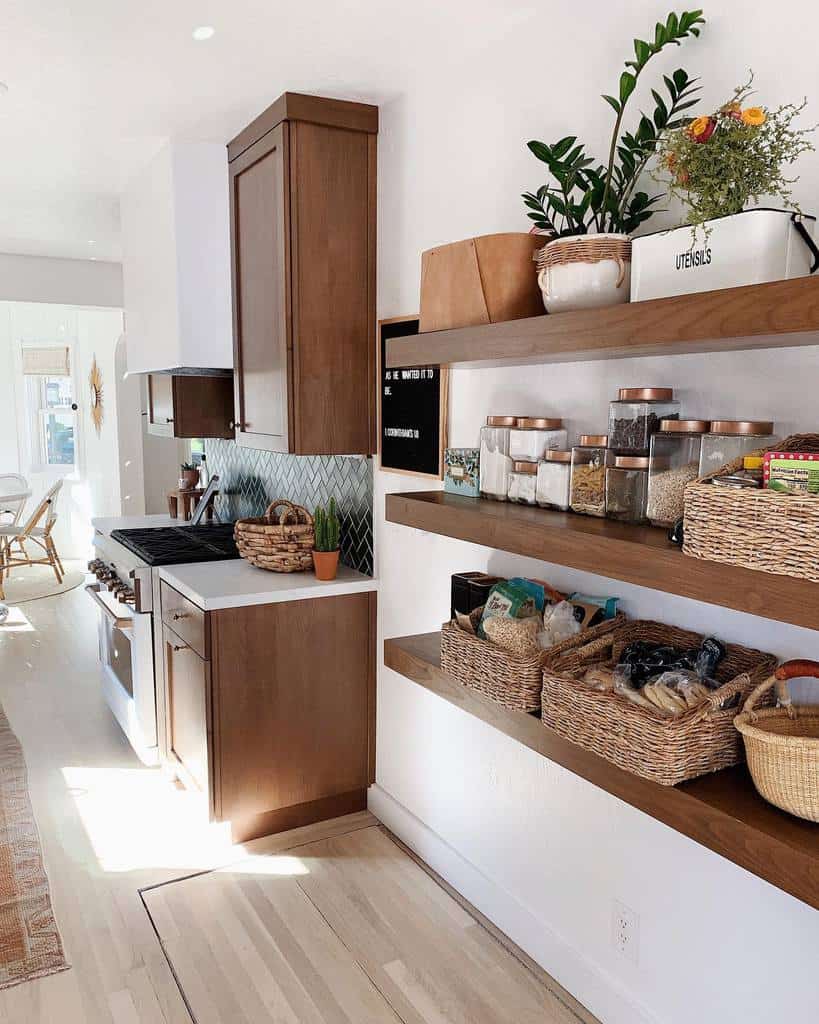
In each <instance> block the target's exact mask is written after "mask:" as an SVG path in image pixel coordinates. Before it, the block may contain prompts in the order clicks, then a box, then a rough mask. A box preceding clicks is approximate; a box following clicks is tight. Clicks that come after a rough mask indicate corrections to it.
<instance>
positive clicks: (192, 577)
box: [112, 527, 378, 612]
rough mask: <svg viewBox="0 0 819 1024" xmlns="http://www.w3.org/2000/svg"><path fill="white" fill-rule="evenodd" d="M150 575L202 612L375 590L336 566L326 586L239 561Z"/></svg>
mask: <svg viewBox="0 0 819 1024" xmlns="http://www.w3.org/2000/svg"><path fill="white" fill-rule="evenodd" d="M112 529H116V527H112ZM154 571H155V572H158V573H159V578H160V579H162V580H165V582H166V583H169V584H170V585H171V586H172V587H174V588H175V589H176V590H178V591H179V593H180V594H183V595H184V596H185V597H187V598H188V600H189V601H193V603H194V604H195V605H197V606H198V607H199V608H202V609H203V610H204V611H206V612H209V611H216V610H217V609H219V608H243V607H247V606H248V605H254V604H275V603H276V602H278V601H303V600H306V599H307V598H312V597H335V596H336V595H338V594H358V593H366V592H367V591H372V590H378V582H377V581H376V580H375V579H373V578H372V577H371V576H365V575H364V574H363V573H360V572H356V570H355V569H348V568H347V566H346V565H339V567H338V576H337V578H336V579H334V580H332V581H331V582H329V583H324V582H322V581H321V580H317V579H316V577H315V576H314V575H313V573H312V572H268V571H267V570H266V569H257V568H256V567H255V566H254V565H251V564H250V562H246V561H245V560H244V559H243V558H232V559H229V560H227V561H222V562H191V563H188V564H187V565H163V566H162V567H161V568H159V569H156V570H154Z"/></svg>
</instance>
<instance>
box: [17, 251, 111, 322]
mask: <svg viewBox="0 0 819 1024" xmlns="http://www.w3.org/2000/svg"><path fill="white" fill-rule="evenodd" d="M0 299H5V300H9V301H13V302H56V303H64V304H65V305H72V306H113V307H114V308H116V309H121V308H122V266H121V264H119V263H107V262H105V261H103V260H65V259H54V258H53V257H50V256H19V255H17V254H13V253H0Z"/></svg>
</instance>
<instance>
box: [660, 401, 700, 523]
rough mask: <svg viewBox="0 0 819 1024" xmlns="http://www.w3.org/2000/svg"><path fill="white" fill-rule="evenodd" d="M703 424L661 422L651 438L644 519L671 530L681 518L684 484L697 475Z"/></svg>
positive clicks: (693, 421) (690, 421) (672, 421)
mask: <svg viewBox="0 0 819 1024" xmlns="http://www.w3.org/2000/svg"><path fill="white" fill-rule="evenodd" d="M708 427H709V424H708V422H707V421H706V420H662V421H661V423H660V429H659V430H658V431H657V433H656V434H655V435H654V436H653V437H652V438H651V456H650V460H649V467H648V506H647V515H648V518H649V519H650V520H651V522H652V523H654V525H655V526H671V525H673V524H674V523H675V522H676V521H677V520H678V519H679V518H680V516H681V515H682V514H683V509H684V500H683V495H684V492H685V486H686V484H688V483H690V482H691V481H692V480H696V479H697V476H698V475H699V466H700V449H701V448H702V435H703V434H704V433H705V431H706V430H708Z"/></svg>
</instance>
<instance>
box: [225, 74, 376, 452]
mask: <svg viewBox="0 0 819 1024" xmlns="http://www.w3.org/2000/svg"><path fill="white" fill-rule="evenodd" d="M377 131H378V108H377V107H374V106H369V105H367V104H362V103H348V102H344V101H341V100H329V99H322V98H320V97H315V96H301V95H298V94H295V93H286V94H285V95H284V96H282V97H281V98H280V99H279V100H277V101H276V103H274V104H273V105H272V106H271V107H270V108H269V109H268V110H266V111H265V112H264V113H263V114H262V115H260V117H258V118H257V119H256V120H255V121H254V122H253V123H252V124H251V125H250V126H249V127H248V128H246V129H245V130H244V131H243V132H241V133H240V134H239V135H238V136H237V137H236V138H235V139H234V140H233V141H232V142H231V143H230V144H229V146H228V160H229V168H230V172H229V173H230V224H231V259H232V283H233V335H234V367H235V401H236V413H237V430H236V440H237V441H238V443H239V444H241V445H246V446H247V447H251V448H264V449H267V450H270V451H281V452H291V453H294V454H297V455H311V454H348V455H355V454H363V455H366V454H371V453H372V452H373V451H375V352H374V349H375V226H376V192H375V174H376V133H377Z"/></svg>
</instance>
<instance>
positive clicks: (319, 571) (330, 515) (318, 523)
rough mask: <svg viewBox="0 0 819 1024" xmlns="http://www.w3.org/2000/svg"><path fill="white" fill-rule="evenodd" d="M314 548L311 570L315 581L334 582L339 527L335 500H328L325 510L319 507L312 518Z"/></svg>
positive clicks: (336, 566)
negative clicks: (314, 573) (314, 537)
mask: <svg viewBox="0 0 819 1024" xmlns="http://www.w3.org/2000/svg"><path fill="white" fill-rule="evenodd" d="M314 520H315V528H316V546H315V548H314V549H313V568H314V569H315V571H316V579H319V580H334V579H335V578H336V573H337V572H338V555H339V550H338V538H339V533H340V527H339V522H338V515H337V513H336V499H335V498H330V503H329V505H328V506H327V508H326V510H325V509H324V508H322V507H321V506H319V507H318V508H317V509H316V513H315V516H314Z"/></svg>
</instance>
